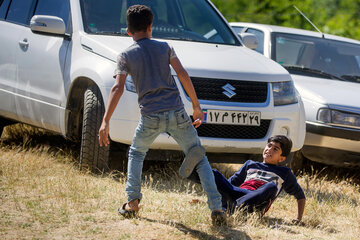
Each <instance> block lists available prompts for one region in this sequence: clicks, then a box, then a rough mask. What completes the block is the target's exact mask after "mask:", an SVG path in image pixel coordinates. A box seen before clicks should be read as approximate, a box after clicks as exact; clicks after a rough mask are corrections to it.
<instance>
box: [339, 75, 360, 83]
mask: <svg viewBox="0 0 360 240" xmlns="http://www.w3.org/2000/svg"><path fill="white" fill-rule="evenodd" d="M341 77H342V78H344V79H346V80H349V81H352V82H360V76H356V75H342V76H341Z"/></svg>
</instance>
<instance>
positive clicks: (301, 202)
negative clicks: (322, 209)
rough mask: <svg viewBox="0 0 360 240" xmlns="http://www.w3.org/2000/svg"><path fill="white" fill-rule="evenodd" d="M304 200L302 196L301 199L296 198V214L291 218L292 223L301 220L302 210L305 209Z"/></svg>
mask: <svg viewBox="0 0 360 240" xmlns="http://www.w3.org/2000/svg"><path fill="white" fill-rule="evenodd" d="M305 202H306V199H305V198H302V199H298V200H297V204H298V215H297V218H296V219H294V220H293V222H294V223H296V224H298V223H300V222H301V219H302V217H303V214H304V210H305Z"/></svg>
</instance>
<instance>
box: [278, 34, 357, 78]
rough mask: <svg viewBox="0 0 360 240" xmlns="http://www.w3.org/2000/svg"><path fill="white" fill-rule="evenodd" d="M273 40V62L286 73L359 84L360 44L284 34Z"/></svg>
mask: <svg viewBox="0 0 360 240" xmlns="http://www.w3.org/2000/svg"><path fill="white" fill-rule="evenodd" d="M273 37H274V40H275V44H274V48H275V49H274V51H273V56H272V59H274V60H275V61H277V62H278V63H280V64H281V65H283V66H284V67H286V68H287V69H288V70H289V71H296V72H302V73H303V74H315V75H321V76H322V77H324V78H329V79H338V80H343V81H350V82H360V44H353V43H348V42H342V41H335V40H328V39H324V38H316V37H307V36H302V35H294V34H284V33H276V34H274V36H273Z"/></svg>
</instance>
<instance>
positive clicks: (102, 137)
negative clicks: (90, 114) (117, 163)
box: [99, 121, 110, 147]
mask: <svg viewBox="0 0 360 240" xmlns="http://www.w3.org/2000/svg"><path fill="white" fill-rule="evenodd" d="M99 144H100V147H102V146H108V145H109V144H110V140H109V123H108V122H106V121H103V122H102V123H101V126H100V129H99Z"/></svg>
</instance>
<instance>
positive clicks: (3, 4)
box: [0, 0, 10, 19]
mask: <svg viewBox="0 0 360 240" xmlns="http://www.w3.org/2000/svg"><path fill="white" fill-rule="evenodd" d="M9 3H10V0H0V19H5V17H6V13H7V10H8V8H9Z"/></svg>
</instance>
